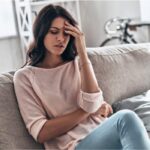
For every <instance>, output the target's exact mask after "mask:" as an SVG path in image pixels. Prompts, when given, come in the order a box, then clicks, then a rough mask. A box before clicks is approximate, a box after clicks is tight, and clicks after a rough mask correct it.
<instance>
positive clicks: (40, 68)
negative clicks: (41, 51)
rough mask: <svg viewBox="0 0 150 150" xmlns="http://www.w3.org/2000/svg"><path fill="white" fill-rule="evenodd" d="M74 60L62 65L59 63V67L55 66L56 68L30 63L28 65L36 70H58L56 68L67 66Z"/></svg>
mask: <svg viewBox="0 0 150 150" xmlns="http://www.w3.org/2000/svg"><path fill="white" fill-rule="evenodd" d="M72 62H73V60H72V61H69V62H66V63H64V64H62V65H59V66H57V67H54V68H42V67H37V66H31V65H28V66H26V67H29V68H32V69H35V70H56V69H60V68H64V67H65V66H68V65H69V64H71V63H72Z"/></svg>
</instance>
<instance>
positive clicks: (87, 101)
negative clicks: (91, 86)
mask: <svg viewBox="0 0 150 150" xmlns="http://www.w3.org/2000/svg"><path fill="white" fill-rule="evenodd" d="M102 102H103V94H102V91H100V92H97V93H86V92H83V91H80V93H79V97H78V105H79V106H80V107H81V108H82V109H83V110H84V111H86V112H88V113H94V112H96V111H97V110H98V109H99V107H100V106H101V104H102Z"/></svg>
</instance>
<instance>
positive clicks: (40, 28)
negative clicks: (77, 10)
mask: <svg viewBox="0 0 150 150" xmlns="http://www.w3.org/2000/svg"><path fill="white" fill-rule="evenodd" d="M57 17H62V18H64V19H66V20H68V22H69V23H70V24H72V25H73V26H75V25H77V22H76V21H75V20H74V19H73V17H72V16H71V15H70V13H69V12H68V11H67V10H66V9H64V8H63V7H61V6H58V5H55V6H54V5H52V4H50V5H47V6H45V7H44V8H43V9H42V10H41V11H40V12H39V14H38V15H37V17H36V19H35V21H34V24H33V42H32V43H31V44H30V46H29V49H28V51H27V56H26V63H25V65H27V64H28V65H31V66H36V64H38V63H39V62H41V61H43V59H44V57H45V52H46V48H45V46H44V42H43V40H44V37H45V36H46V34H47V32H48V30H49V28H50V26H51V24H52V22H53V20H54V19H55V18H57ZM76 55H77V50H76V48H75V44H74V37H73V36H71V37H70V41H69V43H68V45H67V47H66V49H65V51H64V52H63V54H62V55H61V57H62V59H63V60H64V61H70V60H73V59H74V58H75V56H76ZM25 65H24V66H25Z"/></svg>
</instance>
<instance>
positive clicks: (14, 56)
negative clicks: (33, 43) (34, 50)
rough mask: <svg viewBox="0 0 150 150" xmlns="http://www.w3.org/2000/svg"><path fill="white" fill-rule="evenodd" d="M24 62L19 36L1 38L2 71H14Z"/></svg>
mask: <svg viewBox="0 0 150 150" xmlns="http://www.w3.org/2000/svg"><path fill="white" fill-rule="evenodd" d="M22 64H23V62H22V52H21V48H20V42H19V38H17V37H13V38H5V39H0V73H3V72H8V71H13V70H15V69H17V68H19V67H21V65H22Z"/></svg>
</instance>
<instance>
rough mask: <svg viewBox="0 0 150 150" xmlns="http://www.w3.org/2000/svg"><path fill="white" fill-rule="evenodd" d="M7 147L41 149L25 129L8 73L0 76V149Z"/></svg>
mask: <svg viewBox="0 0 150 150" xmlns="http://www.w3.org/2000/svg"><path fill="white" fill-rule="evenodd" d="M7 149H9V150H16V149H43V146H42V145H40V144H38V143H36V142H35V141H34V140H33V138H32V137H31V136H30V135H29V133H28V131H27V130H26V127H25V125H24V122H23V120H22V118H21V115H20V112H19V109H18V104H17V101H16V96H15V93H14V87H13V83H12V75H10V74H6V75H1V76H0V150H7Z"/></svg>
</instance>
